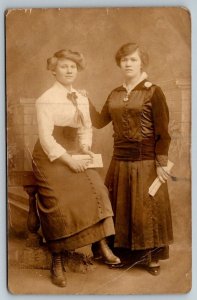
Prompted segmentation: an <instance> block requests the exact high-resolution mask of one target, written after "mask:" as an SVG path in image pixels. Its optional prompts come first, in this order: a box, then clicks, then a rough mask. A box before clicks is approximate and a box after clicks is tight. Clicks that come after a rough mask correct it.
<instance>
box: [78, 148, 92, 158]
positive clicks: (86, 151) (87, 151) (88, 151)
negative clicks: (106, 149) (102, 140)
mask: <svg viewBox="0 0 197 300" xmlns="http://www.w3.org/2000/svg"><path fill="white" fill-rule="evenodd" d="M81 152H82V153H83V154H88V155H90V157H92V158H93V157H94V152H92V151H90V148H89V147H88V146H85V145H84V146H83V147H82V148H81Z"/></svg>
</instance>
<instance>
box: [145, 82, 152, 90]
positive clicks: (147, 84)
mask: <svg viewBox="0 0 197 300" xmlns="http://www.w3.org/2000/svg"><path fill="white" fill-rule="evenodd" d="M152 85H153V84H152V82H150V81H146V82H145V83H144V86H145V87H146V88H147V89H149V88H150V87H151V86H152Z"/></svg>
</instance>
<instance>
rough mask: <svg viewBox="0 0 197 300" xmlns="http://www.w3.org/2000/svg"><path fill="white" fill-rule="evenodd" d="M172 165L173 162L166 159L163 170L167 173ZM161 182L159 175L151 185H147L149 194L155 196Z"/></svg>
mask: <svg viewBox="0 0 197 300" xmlns="http://www.w3.org/2000/svg"><path fill="white" fill-rule="evenodd" d="M173 166H174V163H173V162H171V161H170V160H169V161H168V164H167V167H165V171H166V172H167V173H169V172H170V171H171V169H172V167H173ZM161 184H162V182H161V181H160V179H159V177H157V178H156V179H155V180H154V181H153V183H152V184H151V186H150V187H149V190H148V193H149V195H151V196H152V197H154V196H155V194H156V192H157V191H158V189H159V188H160V186H161Z"/></svg>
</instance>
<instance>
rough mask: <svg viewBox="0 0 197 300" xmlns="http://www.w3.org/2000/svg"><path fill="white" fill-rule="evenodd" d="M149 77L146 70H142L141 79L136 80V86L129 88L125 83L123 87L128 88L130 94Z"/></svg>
mask: <svg viewBox="0 0 197 300" xmlns="http://www.w3.org/2000/svg"><path fill="white" fill-rule="evenodd" d="M147 78H148V75H147V74H146V72H142V74H141V76H140V78H139V80H138V81H137V82H136V84H135V86H133V88H131V89H128V87H127V85H126V83H125V82H124V83H123V87H124V88H125V89H126V91H127V93H128V94H129V93H130V92H131V91H132V90H134V89H135V88H136V87H137V86H138V85H139V84H140V83H141V82H142V81H144V80H146V79H147Z"/></svg>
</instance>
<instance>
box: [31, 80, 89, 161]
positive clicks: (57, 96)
mask: <svg viewBox="0 0 197 300" xmlns="http://www.w3.org/2000/svg"><path fill="white" fill-rule="evenodd" d="M70 92H75V93H76V95H77V104H78V108H79V109H80V110H81V112H82V114H83V117H84V123H85V124H84V126H80V127H79V125H78V124H77V123H76V121H75V118H74V116H75V112H76V107H75V106H74V105H73V103H72V102H71V101H70V100H69V99H68V98H67V94H68V93H70ZM36 112H37V122H38V135H39V140H40V143H41V146H42V148H43V151H44V152H45V153H46V154H47V156H48V158H49V160H50V161H54V160H55V159H57V158H59V157H60V156H62V154H64V153H65V152H66V149H65V148H64V147H62V146H61V145H60V144H58V143H57V142H56V140H55V138H54V137H53V135H52V134H53V130H54V126H70V127H74V128H78V130H77V134H78V138H79V144H80V146H81V147H82V146H83V145H87V146H88V147H91V146H92V123H91V119H90V113H89V102H88V98H87V97H85V96H84V95H82V94H81V93H79V92H78V91H77V90H75V89H73V88H72V90H71V91H68V90H67V89H66V88H65V87H64V86H63V85H62V84H61V83H59V82H58V81H56V82H55V83H54V85H53V86H52V87H51V88H49V89H48V90H47V91H46V92H45V93H43V94H42V95H41V96H40V97H39V98H38V99H37V101H36Z"/></svg>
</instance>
